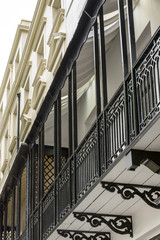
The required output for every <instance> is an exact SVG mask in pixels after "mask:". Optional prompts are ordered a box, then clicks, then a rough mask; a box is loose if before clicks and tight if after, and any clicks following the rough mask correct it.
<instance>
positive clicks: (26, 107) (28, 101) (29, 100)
mask: <svg viewBox="0 0 160 240" xmlns="http://www.w3.org/2000/svg"><path fill="white" fill-rule="evenodd" d="M30 108H31V99H30V98H27V100H26V102H25V105H24V108H23V111H22V114H21V120H22V118H23V115H24V114H27V113H28V111H29V109H30Z"/></svg>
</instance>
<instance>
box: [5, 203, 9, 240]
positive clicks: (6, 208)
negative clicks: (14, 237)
mask: <svg viewBox="0 0 160 240" xmlns="http://www.w3.org/2000/svg"><path fill="white" fill-rule="evenodd" d="M7 212H8V200H7V204H6V206H5V209H4V240H7Z"/></svg>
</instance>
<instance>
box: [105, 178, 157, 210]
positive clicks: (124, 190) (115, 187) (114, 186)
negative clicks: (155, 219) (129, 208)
mask: <svg viewBox="0 0 160 240" xmlns="http://www.w3.org/2000/svg"><path fill="white" fill-rule="evenodd" d="M102 187H103V188H105V189H106V190H107V191H109V192H115V191H117V193H118V194H121V196H122V198H123V199H125V200H129V199H132V198H134V197H135V195H137V196H139V197H140V198H141V199H143V200H144V201H145V202H146V203H147V204H148V205H149V206H151V207H153V208H157V209H160V201H156V200H158V199H159V197H160V187H153V186H145V185H134V184H123V183H115V182H114V183H113V182H102Z"/></svg>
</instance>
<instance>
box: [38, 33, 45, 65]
mask: <svg viewBox="0 0 160 240" xmlns="http://www.w3.org/2000/svg"><path fill="white" fill-rule="evenodd" d="M41 59H44V36H43V37H42V39H41V40H40V42H39V45H38V47H37V67H38V66H39V64H40V62H41Z"/></svg>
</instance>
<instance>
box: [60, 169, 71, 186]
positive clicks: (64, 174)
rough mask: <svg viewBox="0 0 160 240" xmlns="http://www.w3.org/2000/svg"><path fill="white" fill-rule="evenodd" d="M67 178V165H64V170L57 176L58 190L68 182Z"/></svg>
mask: <svg viewBox="0 0 160 240" xmlns="http://www.w3.org/2000/svg"><path fill="white" fill-rule="evenodd" d="M68 180H69V167H67V168H66V167H65V169H64V171H63V172H62V174H61V175H60V177H59V190H61V188H63V186H64V185H65V184H66V183H67V182H68Z"/></svg>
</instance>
